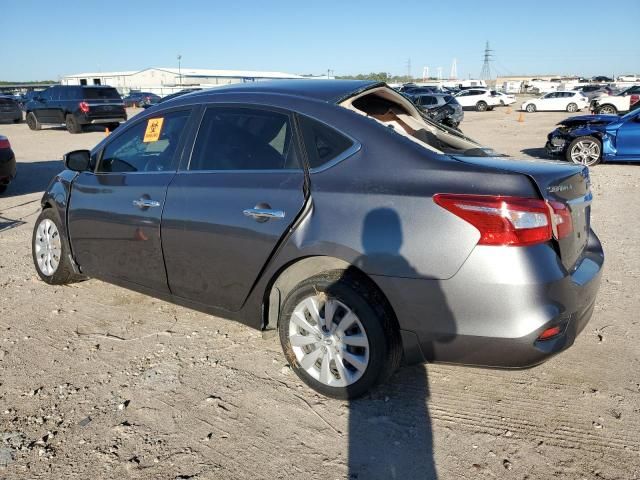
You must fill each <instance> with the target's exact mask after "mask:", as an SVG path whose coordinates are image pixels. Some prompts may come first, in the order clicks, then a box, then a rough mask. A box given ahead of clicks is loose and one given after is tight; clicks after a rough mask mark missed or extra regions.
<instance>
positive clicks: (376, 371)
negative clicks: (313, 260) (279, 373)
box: [278, 270, 402, 399]
mask: <svg viewBox="0 0 640 480" xmlns="http://www.w3.org/2000/svg"><path fill="white" fill-rule="evenodd" d="M278 331H279V336H280V343H281V344H282V349H283V351H284V354H285V357H286V358H287V361H288V362H289V364H290V365H291V368H292V370H293V371H294V372H295V373H296V374H297V375H298V376H299V377H300V379H301V380H302V381H304V382H305V383H306V384H307V385H309V386H310V387H311V388H312V389H314V390H315V391H317V392H319V393H321V394H323V395H326V396H328V397H333V398H339V399H350V398H357V397H360V396H362V395H364V394H365V393H367V392H368V391H369V390H371V389H372V388H373V387H374V386H376V385H377V384H379V383H381V382H383V381H385V380H386V379H388V378H389V376H391V374H392V373H393V372H394V371H395V370H396V369H397V368H398V365H399V364H400V358H401V355H402V348H401V342H400V339H399V335H398V331H397V329H396V327H395V324H394V322H393V321H392V314H391V313H390V312H389V311H388V309H387V308H385V307H384V302H383V300H382V299H381V298H380V295H379V294H378V293H377V292H376V291H375V290H374V289H372V288H371V287H370V286H369V285H367V284H366V282H364V281H362V279H361V278H360V277H359V276H356V275H353V274H350V273H346V272H344V271H342V270H335V271H332V272H327V273H323V274H320V275H316V276H314V277H311V278H308V279H307V280H304V281H303V282H301V283H299V284H298V285H297V286H296V287H295V288H294V289H293V290H292V292H291V293H290V294H289V296H288V297H287V299H286V300H285V302H284V305H283V308H282V311H281V314H280V319H279V323H278Z"/></svg>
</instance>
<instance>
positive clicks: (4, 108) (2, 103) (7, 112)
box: [0, 95, 22, 123]
mask: <svg viewBox="0 0 640 480" xmlns="http://www.w3.org/2000/svg"><path fill="white" fill-rule="evenodd" d="M0 122H13V123H20V122H22V109H21V108H20V104H19V103H18V101H17V100H16V99H15V98H14V97H9V96H5V95H0Z"/></svg>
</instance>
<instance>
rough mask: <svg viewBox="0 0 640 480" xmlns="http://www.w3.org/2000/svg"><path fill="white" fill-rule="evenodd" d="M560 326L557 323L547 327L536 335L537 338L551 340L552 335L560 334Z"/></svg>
mask: <svg viewBox="0 0 640 480" xmlns="http://www.w3.org/2000/svg"><path fill="white" fill-rule="evenodd" d="M561 332H562V328H561V327H560V326H558V325H556V326H555V327H551V328H547V329H546V330H545V331H544V332H542V333H541V334H540V336H538V340H551V339H552V338H553V337H556V336H558V335H560V333H561Z"/></svg>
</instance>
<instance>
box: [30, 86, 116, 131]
mask: <svg viewBox="0 0 640 480" xmlns="http://www.w3.org/2000/svg"><path fill="white" fill-rule="evenodd" d="M25 113H26V121H27V125H28V126H29V128H30V129H31V130H40V128H41V126H42V125H43V124H57V125H60V124H65V125H66V127H67V130H68V131H69V132H70V133H80V132H81V131H82V128H83V126H84V125H92V124H104V125H105V127H108V128H109V129H110V130H113V129H115V128H116V127H117V126H118V125H119V124H120V122H124V121H126V120H127V112H126V110H125V108H124V102H123V101H122V97H121V96H120V94H119V93H118V91H117V90H116V89H115V88H113V87H108V86H102V85H96V86H73V85H55V86H53V87H50V88H47V89H46V90H44V91H42V92H40V93H39V94H38V95H36V96H35V97H34V98H33V99H32V100H31V101H29V102H28V103H27V104H26V105H25Z"/></svg>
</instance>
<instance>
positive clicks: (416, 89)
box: [401, 87, 442, 95]
mask: <svg viewBox="0 0 640 480" xmlns="http://www.w3.org/2000/svg"><path fill="white" fill-rule="evenodd" d="M438 92H439V93H442V90H441V89H440V88H439V87H410V88H406V89H404V90H401V93H404V94H406V95H420V94H421V93H438Z"/></svg>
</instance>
